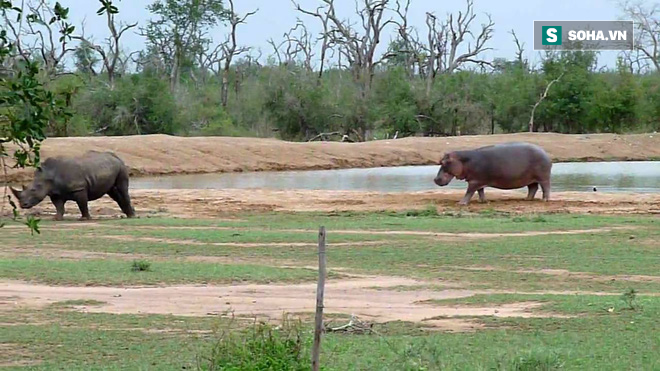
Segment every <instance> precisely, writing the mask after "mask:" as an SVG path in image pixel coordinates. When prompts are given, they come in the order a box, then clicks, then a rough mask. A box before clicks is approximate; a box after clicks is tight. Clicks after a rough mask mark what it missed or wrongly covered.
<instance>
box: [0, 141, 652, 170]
mask: <svg viewBox="0 0 660 371" xmlns="http://www.w3.org/2000/svg"><path fill="white" fill-rule="evenodd" d="M508 141H528V142H532V143H536V144H539V145H541V146H542V147H543V148H545V149H546V150H547V151H548V153H549V154H550V155H551V156H552V157H553V159H554V160H555V161H599V160H649V159H657V158H660V135H658V134H636V135H615V134H588V135H563V134H551V133H534V134H530V133H521V134H507V135H481V136H461V137H441V138H418V137H414V138H403V139H397V140H379V141H371V142H365V143H337V142H313V143H293V142H285V141H280V140H276V139H258V138H229V137H199V138H183V137H173V136H167V135H142V136H128V137H81V138H50V139H47V140H46V141H45V142H44V143H43V152H42V157H43V158H47V157H52V156H58V155H69V156H76V155H80V154H82V153H84V152H85V151H87V150H100V151H105V150H111V151H114V152H115V153H117V154H118V155H119V156H120V157H121V158H122V159H124V161H125V162H126V163H127V164H128V166H129V167H130V168H131V172H132V174H133V175H160V174H184V173H212V172H236V171H267V170H313V169H337V168H364V167H378V166H403V165H429V164H436V163H437V162H438V160H439V159H440V157H441V156H442V153H443V152H445V151H449V150H457V149H466V148H475V147H479V146H484V145H490V144H496V143H502V142H508ZM30 174H31V171H30V172H25V171H15V170H12V171H10V173H9V176H10V181H12V182H13V181H23V180H26V179H28V178H29V177H30Z"/></svg>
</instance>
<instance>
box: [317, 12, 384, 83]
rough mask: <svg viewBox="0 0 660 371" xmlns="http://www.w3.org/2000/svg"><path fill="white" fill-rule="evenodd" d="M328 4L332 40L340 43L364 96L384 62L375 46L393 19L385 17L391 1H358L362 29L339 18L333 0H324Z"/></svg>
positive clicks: (340, 47)
mask: <svg viewBox="0 0 660 371" xmlns="http://www.w3.org/2000/svg"><path fill="white" fill-rule="evenodd" d="M322 1H323V2H324V3H326V4H327V7H326V10H327V17H328V19H329V20H330V22H331V26H330V30H329V34H328V37H329V42H330V43H332V44H334V45H337V47H338V50H339V53H340V54H341V55H342V56H343V57H345V58H346V60H347V61H348V64H349V67H350V68H351V71H352V72H353V77H354V79H355V81H356V82H358V83H360V85H361V88H362V89H361V91H362V94H363V96H364V95H366V94H367V92H368V91H369V89H370V88H371V83H372V82H373V77H374V73H375V68H376V66H377V65H378V64H380V63H381V62H382V61H383V58H379V59H376V57H375V55H376V48H377V46H378V44H379V43H380V40H381V35H382V33H383V30H384V29H385V27H387V25H388V24H390V23H392V20H391V19H387V20H385V19H383V17H384V15H385V12H386V10H387V5H388V4H389V1H390V0H378V1H374V0H362V7H361V8H360V7H359V4H358V2H357V1H356V9H355V12H356V14H357V15H358V16H359V18H360V20H361V22H360V23H361V27H362V29H361V30H359V31H358V30H357V29H356V28H355V27H354V25H353V24H351V23H349V22H348V21H344V20H340V19H339V17H338V16H337V14H336V12H335V6H334V0H322Z"/></svg>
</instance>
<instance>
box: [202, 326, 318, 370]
mask: <svg viewBox="0 0 660 371" xmlns="http://www.w3.org/2000/svg"><path fill="white" fill-rule="evenodd" d="M301 334H302V330H301V328H300V327H299V325H295V326H294V325H292V324H291V323H290V322H288V321H286V320H285V321H284V324H283V325H282V326H281V328H273V327H272V326H270V325H267V324H256V325H254V326H253V327H252V328H250V329H249V330H248V331H237V332H230V331H229V330H227V331H224V332H223V333H221V334H220V336H219V339H218V340H217V342H216V343H215V344H214V346H213V348H212V350H211V353H210V355H209V356H208V357H200V359H199V361H198V365H199V368H200V369H202V370H255V371H258V370H278V371H279V370H282V371H288V370H291V371H297V370H309V367H310V360H309V359H308V358H309V357H307V356H306V354H303V352H302V348H303V347H302V341H301Z"/></svg>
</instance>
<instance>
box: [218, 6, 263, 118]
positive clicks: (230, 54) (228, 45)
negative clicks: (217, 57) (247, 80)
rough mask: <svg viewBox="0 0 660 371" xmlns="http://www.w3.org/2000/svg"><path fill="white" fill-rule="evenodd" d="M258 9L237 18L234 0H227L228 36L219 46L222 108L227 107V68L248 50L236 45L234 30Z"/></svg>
mask: <svg viewBox="0 0 660 371" xmlns="http://www.w3.org/2000/svg"><path fill="white" fill-rule="evenodd" d="M258 11H259V9H257V10H254V11H252V12H248V13H246V14H245V15H244V16H242V17H241V16H239V15H238V14H237V13H236V11H235V10H234V0H229V27H230V28H229V35H228V36H227V40H226V41H225V42H224V43H222V44H221V49H222V63H223V68H222V87H221V89H222V90H221V96H222V106H223V107H227V99H228V95H229V67H230V66H231V61H232V59H234V57H236V56H238V55H241V54H243V53H245V52H247V51H249V50H250V48H248V47H238V45H237V44H236V28H237V27H238V25H239V24H241V23H245V20H246V19H247V18H248V17H250V16H252V15H254V14H256V13H257V12H258Z"/></svg>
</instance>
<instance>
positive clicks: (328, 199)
mask: <svg viewBox="0 0 660 371" xmlns="http://www.w3.org/2000/svg"><path fill="white" fill-rule="evenodd" d="M488 192H489V198H490V201H488V202H487V203H483V204H481V203H479V202H473V203H470V204H469V205H468V206H465V207H460V206H459V205H458V201H459V200H460V199H461V197H463V194H464V191H461V190H450V189H444V190H437V191H422V192H401V193H379V192H362V191H311V190H290V191H288V190H287V191H275V190H243V189H224V190H193V189H190V190H187V189H184V190H143V189H137V190H131V197H132V199H133V204H134V206H135V208H136V210H137V213H138V215H139V216H140V217H150V216H174V217H182V218H218V217H221V218H222V217H225V218H226V217H227V216H231V215H232V214H233V213H238V212H272V211H280V212H281V211H284V212H305V211H318V212H341V211H406V210H414V209H417V210H420V209H425V208H428V207H435V208H436V209H437V210H438V211H439V212H452V213H458V212H462V213H478V212H483V211H498V212H506V213H513V214H534V213H578V214H587V213H594V214H657V215H660V193H648V194H633V193H596V192H593V193H588V192H555V193H553V194H552V199H551V201H550V202H542V201H540V200H536V201H525V200H524V197H525V194H524V193H521V192H517V191H502V190H489V191H488ZM90 212H91V215H92V218H96V219H104V218H105V219H107V218H119V217H121V216H122V214H121V210H120V209H119V207H118V206H117V205H116V204H115V203H114V202H113V201H112V200H111V199H110V198H109V197H103V198H102V199H100V200H97V201H93V202H91V203H90ZM5 213H6V214H7V213H9V210H5ZM23 213H24V214H34V215H43V216H45V217H53V216H54V215H55V208H54V207H53V205H52V204H51V203H50V202H49V201H48V200H45V201H43V202H42V203H41V204H39V205H38V206H36V207H34V208H32V209H30V210H23ZM79 216H80V213H79V211H78V210H77V207H76V206H75V204H72V203H68V204H67V214H65V218H66V219H68V220H75V219H77V218H78V217H79ZM92 223H93V222H92ZM74 224H78V223H74ZM61 225H62V226H65V225H66V226H67V227H70V228H75V227H76V226H74V225H71V224H66V223H65V224H61ZM87 225H99V224H87ZM81 226H82V225H81ZM58 228H59V225H58Z"/></svg>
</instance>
